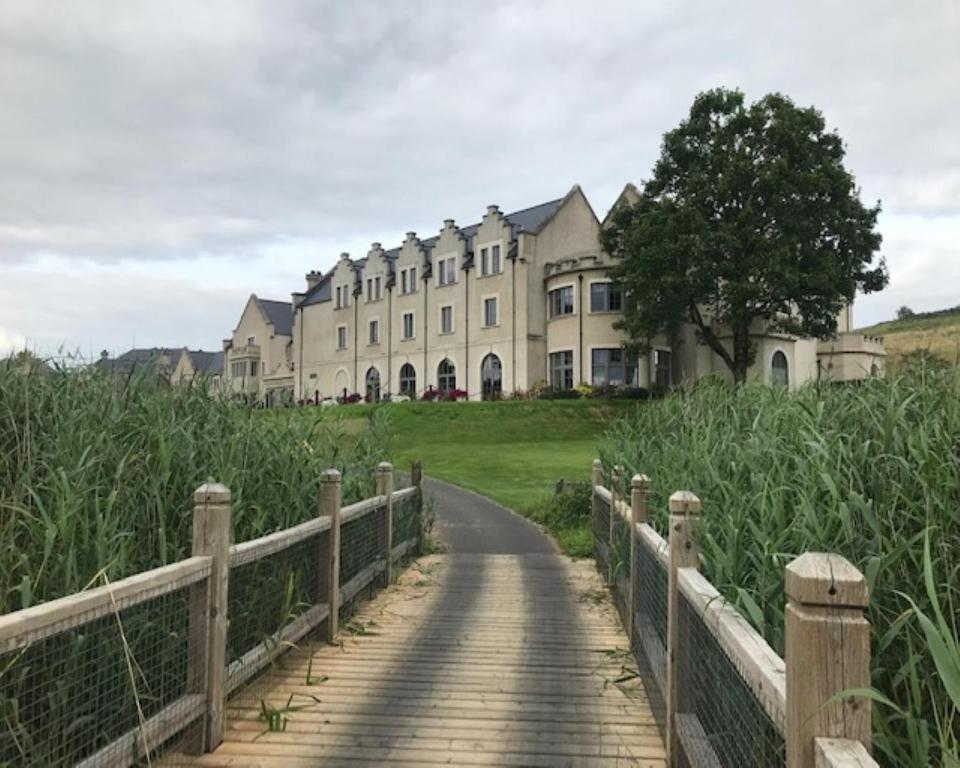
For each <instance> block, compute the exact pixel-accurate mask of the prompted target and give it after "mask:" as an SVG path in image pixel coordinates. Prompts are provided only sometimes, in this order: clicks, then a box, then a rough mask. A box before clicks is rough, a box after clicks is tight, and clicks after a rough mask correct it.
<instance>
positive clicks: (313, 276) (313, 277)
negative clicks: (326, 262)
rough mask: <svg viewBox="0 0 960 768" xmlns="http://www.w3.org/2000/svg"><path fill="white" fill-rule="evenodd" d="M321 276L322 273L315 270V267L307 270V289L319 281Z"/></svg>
mask: <svg viewBox="0 0 960 768" xmlns="http://www.w3.org/2000/svg"><path fill="white" fill-rule="evenodd" d="M322 278H323V275H322V274H321V273H320V272H317V270H315V269H311V270H310V271H309V272H307V275H306V279H307V290H308V291H309V290H310V289H311V288H313V287H314V286H315V285H316V284H317V283H319V282H320V280H321V279H322Z"/></svg>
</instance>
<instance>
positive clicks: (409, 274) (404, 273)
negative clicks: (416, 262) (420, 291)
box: [400, 267, 417, 293]
mask: <svg viewBox="0 0 960 768" xmlns="http://www.w3.org/2000/svg"><path fill="white" fill-rule="evenodd" d="M416 290H417V268H416V267H407V269H401V270H400V293H414V292H415V291H416Z"/></svg>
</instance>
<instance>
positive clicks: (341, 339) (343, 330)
mask: <svg viewBox="0 0 960 768" xmlns="http://www.w3.org/2000/svg"><path fill="white" fill-rule="evenodd" d="M346 348H347V326H345V325H338V326H337V349H346Z"/></svg>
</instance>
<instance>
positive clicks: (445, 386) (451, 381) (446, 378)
mask: <svg viewBox="0 0 960 768" xmlns="http://www.w3.org/2000/svg"><path fill="white" fill-rule="evenodd" d="M437 387H439V389H440V391H441V392H449V391H450V390H451V389H456V388H457V369H456V367H455V366H454V365H453V363H451V362H450V361H449V360H447V359H446V358H444V359H443V360H441V361H440V365H438V366H437Z"/></svg>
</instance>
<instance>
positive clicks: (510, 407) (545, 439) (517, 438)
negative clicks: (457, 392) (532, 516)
mask: <svg viewBox="0 0 960 768" xmlns="http://www.w3.org/2000/svg"><path fill="white" fill-rule="evenodd" d="M637 407H642V404H638V403H636V402H631V401H616V400H611V401H606V400H553V401H544V400H537V401H527V402H498V403H397V404H392V405H390V404H385V405H379V406H375V408H370V407H369V406H363V405H352V406H340V407H338V408H332V409H330V410H329V411H328V412H327V413H329V416H330V417H333V418H342V419H344V427H345V429H346V430H347V431H348V432H352V431H353V429H352V425H351V423H350V422H354V423H356V422H355V420H357V419H361V418H363V417H364V416H366V415H367V414H368V413H370V411H371V410H376V411H382V412H384V413H385V414H386V415H387V417H388V419H389V423H390V434H391V436H392V440H391V445H390V454H391V456H392V457H393V461H394V463H395V464H396V465H397V467H398V468H406V467H409V465H410V462H412V461H413V460H414V459H421V460H422V461H423V467H424V472H426V473H427V474H428V475H432V476H433V477H437V478H439V479H441V480H447V481H449V482H451V483H456V484H457V485H460V486H463V487H464V488H469V489H471V490H474V491H477V492H478V493H482V494H484V495H485V496H488V497H490V498H491V499H494V500H495V501H498V502H500V503H501V504H503V505H504V506H506V507H510V508H511V509H514V510H516V511H518V512H526V511H528V510H529V509H530V508H532V507H533V506H535V505H536V504H537V503H538V502H540V501H542V500H543V498H544V497H546V496H548V495H549V494H550V493H552V492H553V489H554V486H555V483H556V482H557V480H560V479H561V478H562V479H565V480H577V479H580V480H586V479H588V478H589V476H590V462H591V461H592V460H593V459H594V458H596V456H597V441H598V440H599V438H600V435H601V434H602V433H603V431H604V430H605V429H606V427H607V426H609V424H610V423H611V421H612V420H613V419H615V418H617V417H619V416H621V415H623V414H624V413H626V412H628V411H630V410H632V409H634V408H637ZM357 427H359V424H357Z"/></svg>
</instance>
